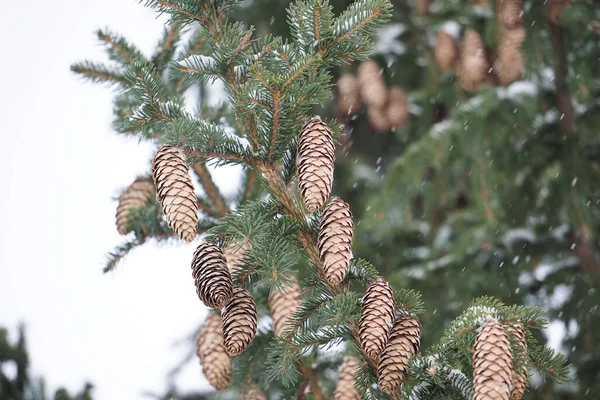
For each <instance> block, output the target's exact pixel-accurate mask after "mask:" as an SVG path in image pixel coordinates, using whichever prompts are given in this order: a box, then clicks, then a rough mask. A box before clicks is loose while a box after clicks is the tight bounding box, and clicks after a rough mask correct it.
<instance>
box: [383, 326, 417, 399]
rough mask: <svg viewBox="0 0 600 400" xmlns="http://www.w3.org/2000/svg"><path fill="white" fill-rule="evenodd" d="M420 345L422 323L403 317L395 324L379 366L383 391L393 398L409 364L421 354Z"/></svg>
mask: <svg viewBox="0 0 600 400" xmlns="http://www.w3.org/2000/svg"><path fill="white" fill-rule="evenodd" d="M420 345H421V322H420V321H419V319H418V318H417V317H416V316H411V317H402V318H399V319H398V320H396V322H394V326H393V328H392V331H391V333H390V339H389V340H388V342H387V345H386V346H385V349H384V350H383V352H382V353H381V358H380V359H379V364H378V366H377V375H378V377H379V381H378V383H379V387H380V388H381V390H383V391H384V392H385V393H387V394H388V395H390V396H392V397H393V395H394V393H396V392H397V391H398V388H400V385H401V384H402V381H404V379H405V378H406V374H407V372H408V362H409V361H410V359H411V358H412V357H413V356H414V355H416V354H417V353H418V352H419V347H420Z"/></svg>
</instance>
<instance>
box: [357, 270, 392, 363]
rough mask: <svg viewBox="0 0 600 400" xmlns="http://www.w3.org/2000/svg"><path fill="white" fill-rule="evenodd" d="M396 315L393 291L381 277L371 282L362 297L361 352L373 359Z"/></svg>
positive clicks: (387, 334) (359, 323) (376, 356)
mask: <svg viewBox="0 0 600 400" xmlns="http://www.w3.org/2000/svg"><path fill="white" fill-rule="evenodd" d="M395 316H396V305H395V301H394V292H393V291H392V287H391V286H390V284H389V283H387V282H386V281H384V280H382V279H378V280H376V281H375V282H372V283H371V284H370V285H369V287H368V288H367V291H366V292H365V295H364V297H363V299H362V304H361V310H360V319H359V322H358V329H359V332H358V336H359V339H360V345H361V347H362V350H363V353H365V354H366V355H367V356H368V357H369V358H371V359H372V360H374V361H378V360H379V355H380V354H381V352H382V351H383V349H384V348H385V345H386V344H387V342H388V338H389V334H390V329H391V328H392V324H393V323H394V320H395V319H396V318H395Z"/></svg>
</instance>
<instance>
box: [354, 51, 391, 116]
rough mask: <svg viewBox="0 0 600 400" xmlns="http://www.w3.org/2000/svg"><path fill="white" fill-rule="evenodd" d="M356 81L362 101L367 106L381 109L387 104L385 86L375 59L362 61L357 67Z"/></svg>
mask: <svg viewBox="0 0 600 400" xmlns="http://www.w3.org/2000/svg"><path fill="white" fill-rule="evenodd" d="M358 82H359V84H360V95H361V97H362V101H363V102H364V103H365V104H366V105H368V106H369V107H375V108H379V109H382V108H384V107H385V105H386V104H387V87H386V86H385V81H384V80H383V78H382V76H381V68H380V67H379V64H377V62H376V61H373V60H369V61H364V62H362V63H361V64H360V65H359V67H358Z"/></svg>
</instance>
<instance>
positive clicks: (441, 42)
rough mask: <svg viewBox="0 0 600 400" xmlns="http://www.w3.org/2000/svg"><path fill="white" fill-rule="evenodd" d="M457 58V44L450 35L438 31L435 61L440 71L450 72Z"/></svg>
mask: <svg viewBox="0 0 600 400" xmlns="http://www.w3.org/2000/svg"><path fill="white" fill-rule="evenodd" d="M457 58H458V43H457V42H456V39H454V37H453V36H452V35H450V34H449V33H447V32H444V31H439V32H438V34H437V40H436V42H435V59H436V60H437V63H438V65H439V66H440V68H441V69H442V71H450V70H451V69H452V68H454V64H455V63H456V59H457Z"/></svg>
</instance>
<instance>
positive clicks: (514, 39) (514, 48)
mask: <svg viewBox="0 0 600 400" xmlns="http://www.w3.org/2000/svg"><path fill="white" fill-rule="evenodd" d="M524 40H525V29H523V28H516V29H511V30H507V31H503V33H502V39H501V41H500V48H499V50H498V57H497V58H496V61H495V63H494V70H495V72H496V74H497V76H498V82H499V83H500V84H501V85H503V86H507V85H509V84H511V83H512V82H514V81H516V80H519V79H521V77H522V76H523V74H524V73H525V63H524V61H523V52H522V50H521V45H522V43H523V41H524Z"/></svg>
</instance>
